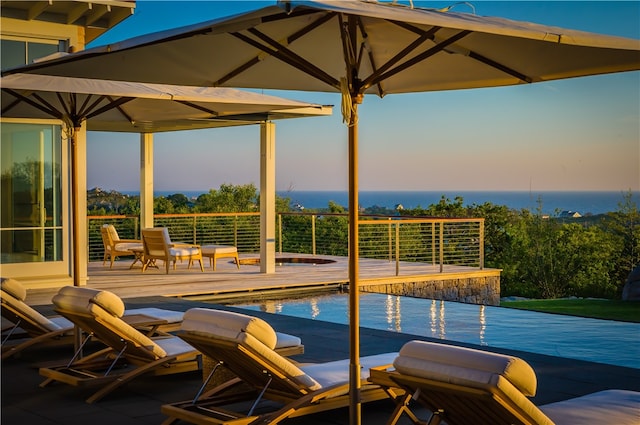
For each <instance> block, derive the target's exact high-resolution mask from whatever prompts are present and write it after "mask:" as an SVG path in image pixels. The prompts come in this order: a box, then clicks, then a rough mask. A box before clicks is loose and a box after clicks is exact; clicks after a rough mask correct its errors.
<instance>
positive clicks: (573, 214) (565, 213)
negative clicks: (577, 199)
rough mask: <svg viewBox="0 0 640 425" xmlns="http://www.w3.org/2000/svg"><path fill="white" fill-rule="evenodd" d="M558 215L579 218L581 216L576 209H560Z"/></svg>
mask: <svg viewBox="0 0 640 425" xmlns="http://www.w3.org/2000/svg"><path fill="white" fill-rule="evenodd" d="M558 217H560V218H580V217H582V214H580V213H579V212H577V211H570V210H566V211H562V212H561V213H560V215H559V216H558Z"/></svg>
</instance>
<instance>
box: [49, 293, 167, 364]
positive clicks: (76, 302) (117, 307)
mask: <svg viewBox="0 0 640 425" xmlns="http://www.w3.org/2000/svg"><path fill="white" fill-rule="evenodd" d="M52 302H53V304H54V305H55V306H56V307H57V308H59V309H62V310H66V311H69V312H72V313H74V314H81V315H87V314H88V315H91V316H93V317H94V318H95V319H99V320H100V322H101V323H103V324H107V326H109V327H111V328H112V329H118V332H119V335H117V336H116V338H117V340H118V341H104V342H105V343H106V344H107V345H110V344H111V343H116V342H121V339H124V340H126V341H127V343H132V344H134V345H135V346H138V347H144V348H145V350H144V355H145V356H147V357H149V358H156V359H157V358H163V357H165V356H166V355H167V352H166V351H165V349H163V347H161V346H160V345H158V344H157V343H156V342H154V341H153V340H152V339H151V338H149V337H147V336H146V335H144V334H143V333H141V332H140V331H138V330H137V329H135V328H134V327H132V326H130V325H129V324H127V323H126V322H124V321H123V320H122V319H121V317H122V315H123V313H124V303H123V302H122V300H121V299H120V297H118V296H117V295H116V294H114V293H112V292H109V291H99V290H96V289H91V288H83V287H77V286H65V287H63V288H60V290H59V291H58V293H57V294H56V295H55V296H54V297H53V299H52ZM120 335H121V336H122V338H121V337H120Z"/></svg>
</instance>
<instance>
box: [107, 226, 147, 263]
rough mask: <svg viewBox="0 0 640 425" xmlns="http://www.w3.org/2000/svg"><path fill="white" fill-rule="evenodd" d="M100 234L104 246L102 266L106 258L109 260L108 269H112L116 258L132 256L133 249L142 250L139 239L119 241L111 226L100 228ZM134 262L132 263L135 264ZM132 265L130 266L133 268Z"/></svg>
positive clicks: (116, 232) (115, 231) (114, 229)
mask: <svg viewBox="0 0 640 425" xmlns="http://www.w3.org/2000/svg"><path fill="white" fill-rule="evenodd" d="M100 233H101V234H102V244H103V245H104V257H103V258H102V265H103V266H104V264H105V262H106V261H107V258H109V259H110V260H111V265H110V266H109V267H110V268H113V262H114V261H115V259H116V258H118V257H125V256H132V255H135V253H134V252H133V251H132V250H134V249H138V250H139V249H142V241H141V240H139V239H120V237H119V236H118V231H117V230H116V228H115V227H114V226H113V224H105V225H103V226H102V227H101V228H100ZM135 262H136V261H134V262H133V264H135ZM133 264H132V266H133Z"/></svg>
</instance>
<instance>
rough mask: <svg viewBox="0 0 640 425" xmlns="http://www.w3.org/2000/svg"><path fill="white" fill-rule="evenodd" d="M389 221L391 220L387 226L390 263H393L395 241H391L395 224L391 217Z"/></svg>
mask: <svg viewBox="0 0 640 425" xmlns="http://www.w3.org/2000/svg"><path fill="white" fill-rule="evenodd" d="M387 220H389V225H388V226H387V233H388V236H387V239H388V240H389V262H391V261H392V260H393V241H392V239H391V226H393V223H392V222H391V217H389V218H388V219H387Z"/></svg>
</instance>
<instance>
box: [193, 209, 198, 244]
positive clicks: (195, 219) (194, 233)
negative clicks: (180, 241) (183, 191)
mask: <svg viewBox="0 0 640 425" xmlns="http://www.w3.org/2000/svg"><path fill="white" fill-rule="evenodd" d="M197 222H198V218H197V217H196V216H195V215H194V216H193V220H192V221H191V230H192V233H193V234H192V235H191V239H192V240H193V242H191V243H193V244H197V243H198V231H197V230H196V227H197Z"/></svg>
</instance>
